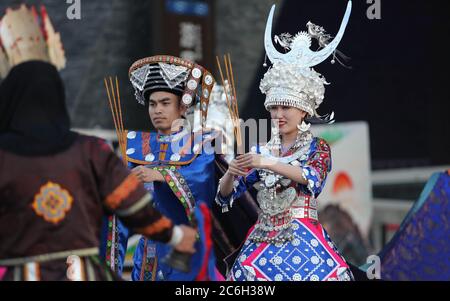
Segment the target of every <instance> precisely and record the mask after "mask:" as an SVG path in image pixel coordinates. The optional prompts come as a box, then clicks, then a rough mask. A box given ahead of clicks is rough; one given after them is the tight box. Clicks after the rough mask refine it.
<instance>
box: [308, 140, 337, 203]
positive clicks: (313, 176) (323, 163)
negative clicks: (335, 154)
mask: <svg viewBox="0 0 450 301" xmlns="http://www.w3.org/2000/svg"><path fill="white" fill-rule="evenodd" d="M330 171H331V152H330V146H329V145H328V144H327V143H326V142H325V141H324V140H323V139H318V140H316V141H315V142H314V144H312V145H311V150H310V154H309V156H308V158H307V159H306V162H305V164H304V165H303V167H302V176H303V178H304V179H305V180H307V181H308V184H307V185H306V187H307V189H308V191H309V192H310V193H311V195H313V196H314V197H318V196H319V194H320V192H321V191H322V189H323V187H324V186H325V181H326V178H327V175H328V173H329V172H330Z"/></svg>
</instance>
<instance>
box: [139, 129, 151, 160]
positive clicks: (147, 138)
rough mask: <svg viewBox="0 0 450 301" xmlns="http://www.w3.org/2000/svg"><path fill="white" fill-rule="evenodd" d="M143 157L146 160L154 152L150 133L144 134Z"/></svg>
mask: <svg viewBox="0 0 450 301" xmlns="http://www.w3.org/2000/svg"><path fill="white" fill-rule="evenodd" d="M141 138H142V156H143V157H144V158H145V156H147V155H148V154H150V153H151V152H152V149H151V147H150V133H146V132H142V134H141Z"/></svg>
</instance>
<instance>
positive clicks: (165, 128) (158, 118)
mask: <svg viewBox="0 0 450 301" xmlns="http://www.w3.org/2000/svg"><path fill="white" fill-rule="evenodd" d="M185 111H186V108H185V107H184V106H182V105H180V97H179V96H177V95H175V94H172V93H169V92H164V91H158V92H153V93H152V94H150V99H149V106H148V113H149V115H150V119H151V121H152V124H153V126H154V127H155V128H156V129H157V130H158V131H159V132H160V133H162V134H170V132H171V129H172V124H173V122H174V121H175V120H177V119H181V118H182V116H183V114H184V113H185Z"/></svg>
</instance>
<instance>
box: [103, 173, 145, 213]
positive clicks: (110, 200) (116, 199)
mask: <svg viewBox="0 0 450 301" xmlns="http://www.w3.org/2000/svg"><path fill="white" fill-rule="evenodd" d="M139 183H140V182H139V179H138V178H137V177H136V176H135V175H133V174H130V175H129V176H128V177H126V178H125V180H124V181H123V182H122V183H121V184H120V185H119V186H118V187H117V188H116V189H115V190H114V191H113V192H112V193H111V194H110V195H108V197H107V198H106V201H105V204H106V205H107V206H108V207H109V208H110V209H112V210H114V209H116V208H117V207H119V206H120V204H121V203H122V202H123V201H124V200H125V199H126V198H127V197H128V196H129V195H130V194H131V193H132V192H133V191H135V190H136V188H137V187H138V186H139Z"/></svg>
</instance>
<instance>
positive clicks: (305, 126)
mask: <svg viewBox="0 0 450 301" xmlns="http://www.w3.org/2000/svg"><path fill="white" fill-rule="evenodd" d="M310 127H311V124H310V123H306V122H305V121H304V120H302V123H301V124H297V128H298V130H299V131H301V132H306V131H307V130H309V128H310Z"/></svg>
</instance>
